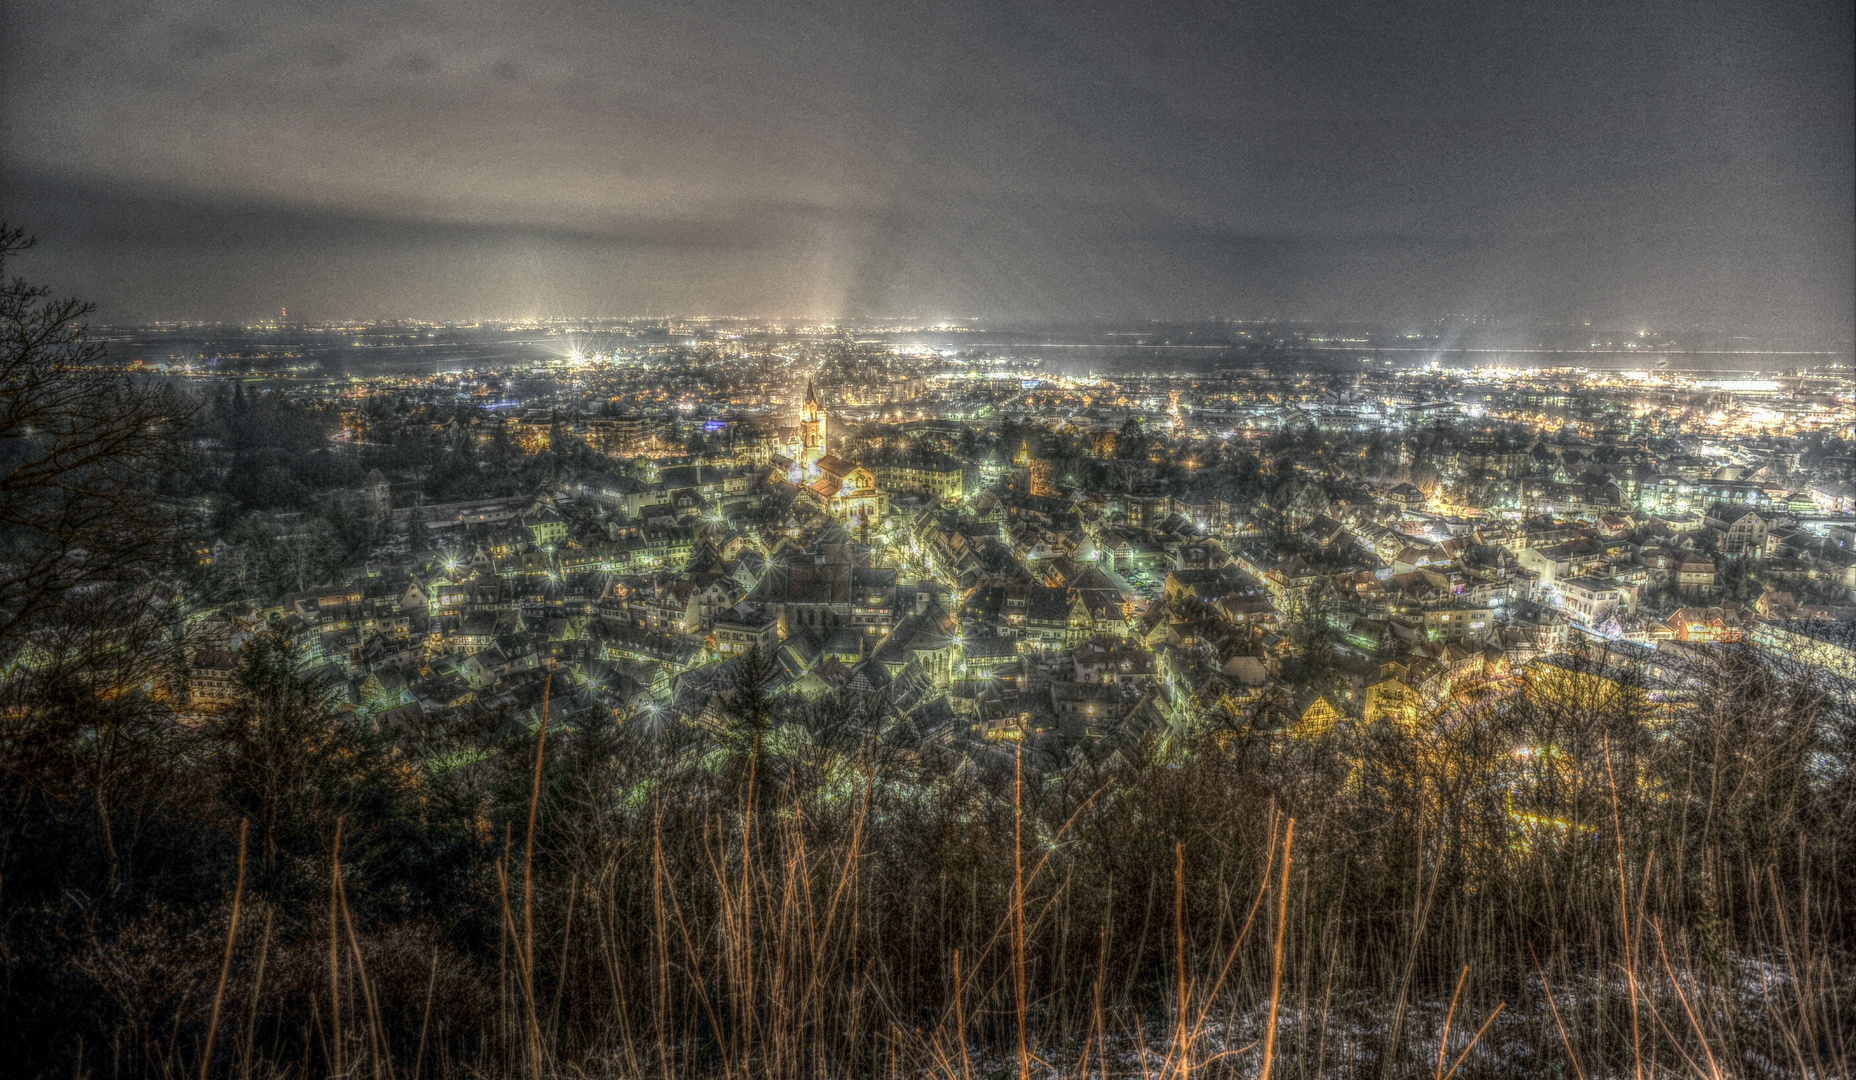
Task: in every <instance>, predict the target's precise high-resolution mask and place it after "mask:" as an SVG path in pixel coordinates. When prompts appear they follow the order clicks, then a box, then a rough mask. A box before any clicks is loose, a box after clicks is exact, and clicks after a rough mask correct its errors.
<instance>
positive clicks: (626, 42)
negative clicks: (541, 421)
mask: <svg viewBox="0 0 1856 1080" xmlns="http://www.w3.org/2000/svg"><path fill="white" fill-rule="evenodd" d="M0 5H4V7H5V11H6V15H7V20H8V23H7V25H6V26H5V27H4V28H3V29H4V32H3V33H0V41H3V42H4V44H3V45H0V49H4V55H3V57H0V110H3V111H0V117H3V119H4V128H3V129H0V154H3V155H4V156H3V158H0V160H3V161H4V173H3V174H0V175H3V176H4V183H5V189H4V191H3V192H0V210H3V212H4V214H5V216H6V217H7V218H8V219H10V220H12V221H13V222H14V223H15V224H18V225H23V226H26V227H27V228H29V229H30V230H31V231H33V232H35V233H37V234H38V235H39V236H40V237H41V240H42V247H41V251H40V252H38V253H35V255H34V256H33V257H32V258H31V260H30V261H29V262H27V263H25V264H23V265H21V266H20V267H19V269H21V270H23V271H25V272H27V273H28V274H31V275H33V276H36V277H38V278H41V279H50V280H53V281H55V282H56V283H57V284H59V285H60V286H63V287H65V288H67V289H70V290H77V291H81V292H83V293H85V294H87V295H91V296H94V297H95V298H97V299H98V300H99V301H101V302H102V304H103V305H104V310H103V313H102V315H103V317H104V318H106V319H109V318H115V319H130V318H157V317H166V318H181V317H216V318H217V317H225V318H250V317H255V316H259V315H262V314H265V313H267V312H275V311H276V309H277V308H278V307H279V306H282V305H288V306H289V307H290V308H291V313H292V316H293V317H296V316H299V315H300V316H302V317H305V318H311V319H321V318H337V317H379V316H398V315H404V316H423V317H438V318H445V317H468V316H472V315H520V314H539V315H582V314H589V315H590V314H634V313H655V314H663V313H666V312H676V313H681V314H693V313H699V312H713V313H742V314H769V315H772V314H779V315H789V316H810V317H824V318H832V317H854V316H866V315H878V314H911V315H916V316H920V317H977V318H982V319H1008V318H1067V317H1078V316H1082V317H1088V316H1106V317H1111V318H1126V317H1131V316H1155V317H1181V316H1200V315H1222V316H1235V317H1271V318H1333V317H1347V318H1361V319H1406V318H1423V317H1428V316H1431V315H1435V314H1439V313H1443V312H1458V311H1462V312H1472V313H1478V314H1490V315H1496V316H1503V317H1542V318H1553V319H1573V318H1591V319H1598V320H1603V321H1606V322H1612V323H1617V322H1636V323H1640V324H1642V325H1645V326H1651V327H1676V326H1680V325H1685V324H1691V323H1698V322H1699V323H1705V324H1708V325H1710V326H1727V325H1733V324H1743V325H1747V326H1760V327H1767V326H1798V327H1809V328H1814V329H1816V330H1818V331H1820V332H1825V333H1830V334H1833V335H1847V334H1848V333H1850V328H1851V324H1852V321H1853V320H1856V315H1852V307H1853V305H1856V296H1853V284H1852V283H1853V280H1856V274H1853V266H1856V210H1853V209H1852V208H1853V206H1856V180H1853V177H1856V164H1853V158H1856V133H1853V129H1856V119H1853V113H1856V106H1853V104H1852V102H1853V100H1856V86H1853V83H1852V40H1853V39H1856V30H1853V28H1852V18H1851V5H1850V3H1849V2H1848V0H1826V2H1816V0H1798V2H1778V0H1765V2H1758V3H1737V4H1736V3H1716V2H1710V0H1680V2H1649V3H1645V2H1635V0H1600V2H1593V3H1555V2H1551V0H1548V2H1526V3H1523V2H1519V0H1473V2H1465V3H1457V4H1447V3H1398V2H1396V0H1372V2H1367V3H1331V2H1330V3H1323V2H1319V0H1295V2H1284V0H1269V2H1260V3H1252V2H1238V3H1205V4H1164V3H1156V2H1136V3H1126V4H1090V3H1084V2H1078V0H1068V2H1062V3H1049V4H1021V3H1014V2H1009V0H982V2H975V3H970V4H966V3H936V2H932V0H930V2H916V3H907V2H900V0H881V2H878V0H872V2H867V3H861V4H835V3H810V4H796V3H779V2H775V0H750V2H743V3H739V4H709V3H687V2H678V3H665V4H645V3H627V2H622V0H616V2H615V0H521V2H516V0H504V2H490V0H443V2H433V3H397V4H385V3H352V2H346V0H296V2H270V0H223V2H219V0H200V2H185V3H183V2H174V0H127V2H95V0H0Z"/></svg>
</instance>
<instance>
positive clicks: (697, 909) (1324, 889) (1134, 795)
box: [0, 642, 1856, 1078]
mask: <svg viewBox="0 0 1856 1080" xmlns="http://www.w3.org/2000/svg"><path fill="white" fill-rule="evenodd" d="M1612 674H1614V675H1616V678H1613V679H1610V680H1598V679H1593V680H1589V681H1588V682H1586V683H1583V684H1569V687H1568V688H1563V691H1562V692H1560V693H1557V694H1551V695H1550V694H1544V693H1533V694H1527V693H1522V692H1520V691H1518V690H1506V689H1503V688H1495V687H1491V688H1485V689H1484V690H1482V691H1480V692H1469V693H1465V694H1464V695H1462V696H1461V697H1460V698H1459V700H1457V701H1455V702H1452V703H1451V704H1450V705H1449V706H1448V707H1446V708H1444V709H1442V710H1440V711H1439V712H1438V713H1437V715H1435V716H1433V717H1431V718H1429V719H1428V720H1426V721H1425V722H1423V723H1421V724H1420V725H1418V726H1417V728H1416V729H1412V730H1407V729H1404V728H1400V727H1396V726H1393V725H1389V724H1381V725H1378V726H1375V727H1373V728H1370V729H1366V730H1351V729H1347V728H1345V727H1343V728H1341V729H1340V730H1338V731H1337V732H1336V733H1335V734H1332V735H1330V736H1327V737H1325V738H1323V739H1321V740H1316V741H1310V742H1278V743H1272V742H1271V741H1269V740H1267V739H1264V738H1261V737H1258V736H1255V735H1253V734H1252V725H1248V724H1246V723H1244V722H1243V720H1242V718H1238V719H1235V720H1231V721H1230V722H1227V723H1225V724H1223V725H1204V726H1203V727H1202V728H1201V729H1195V730H1194V731H1192V732H1190V733H1181V734H1177V735H1175V736H1174V737H1172V738H1170V739H1167V740H1153V741H1149V742H1147V743H1143V744H1140V745H1137V746H1129V747H1123V748H1120V749H1119V750H1116V751H1113V752H1109V751H1107V749H1106V748H1103V747H1097V748H1095V749H1094V751H1093V752H1091V753H1087V754H1085V753H1081V752H1071V753H1070V754H1069V756H1067V757H1066V756H1064V755H1063V754H1062V753H1060V752H1059V751H1057V750H1054V749H1053V748H1050V747H1042V746H1039V747H1024V748H1022V756H1021V753H1020V748H1018V747H1015V746H1005V747H999V748H994V749H993V750H991V751H988V752H982V753H980V754H978V755H970V754H967V753H964V752H963V753H954V752H952V751H947V750H943V749H940V748H937V747H935V746H932V745H922V744H921V743H920V741H919V740H918V739H916V738H914V737H913V735H912V733H911V731H910V728H909V726H908V724H907V722H906V721H903V720H899V719H897V718H895V717H893V716H890V715H888V714H887V713H886V712H885V711H884V707H883V706H882V704H881V703H880V702H861V701H856V700H852V699H849V698H828V699H826V700H824V701H821V702H818V703H815V704H812V705H806V706H795V705H783V704H781V703H780V702H777V701H770V700H766V699H764V698H762V697H761V696H760V695H759V694H757V693H755V692H754V691H753V689H752V686H751V685H750V686H749V687H748V688H746V689H744V690H740V691H737V692H736V695H735V698H734V700H733V701H732V703H731V707H730V709H729V718H728V721H727V722H726V723H725V724H722V725H720V726H719V727H718V728H717V729H715V730H706V729H705V730H681V729H679V730H674V731H669V732H666V731H662V730H645V728H644V726H641V725H638V724H628V725H615V724H611V723H607V724H603V725H594V726H584V727H579V728H575V729H563V728H560V727H556V728H555V729H552V730H546V731H545V732H531V733H529V735H528V736H527V737H526V738H523V739H518V740H515V741H512V742H505V743H503V744H500V745H493V744H491V743H490V742H489V741H488V737H487V736H478V735H472V734H470V733H461V732H436V731H435V732H423V733H416V734H413V735H404V734H402V735H401V736H400V737H399V738H398V739H397V740H389V739H388V738H387V737H385V736H383V735H380V734H378V733H373V732H370V731H369V730H367V729H366V728H365V727H364V726H363V725H360V724H357V723H355V722H353V721H351V720H348V719H344V718H342V717H339V716H337V715H335V714H332V713H330V712H328V711H326V710H325V709H324V708H323V707H322V706H321V705H320V704H319V700H318V697H317V695H316V693H315V692H314V689H313V688H311V687H307V686H305V685H303V684H302V683H301V682H299V681H298V680H297V679H296V678H295V677H294V676H292V675H291V674H290V672H289V670H288V666H287V664H286V662H285V660H284V657H283V656H282V654H281V653H280V652H278V651H277V649H276V648H275V647H274V646H271V645H269V644H266V643H262V642H261V643H259V644H258V645H257V646H255V647H253V648H252V649H251V650H249V653H248V663H247V668H246V672H245V676H244V689H243V692H242V695H241V698H240V701H239V703H238V704H237V705H236V706H235V707H233V708H232V709H230V710H228V712H227V713H226V714H225V715H224V716H222V717H220V718H219V719H217V720H216V721H215V722H213V723H210V724H205V725H202V726H197V727H192V728H189V727H184V726H181V725H178V724H176V723H174V722H173V721H172V720H171V719H170V718H167V717H166V715H165V713H164V712H163V711H162V710H161V708H160V706H159V704H158V703H157V702H155V701H152V700H142V699H140V698H138V697H136V696H135V695H119V696H113V697H99V696H98V695H96V694H94V693H92V694H89V695H85V694H82V693H72V692H66V693H64V694H62V695H59V694H51V693H46V692H35V693H34V694H30V695H23V696H19V697H17V698H16V700H15V701H14V703H13V705H12V706H11V708H10V710H9V712H8V713H7V724H8V725H9V726H8V731H7V741H6V743H5V748H6V755H7V756H6V758H5V765H6V772H5V777H4V783H5V788H4V795H5V800H6V802H5V806H6V809H5V821H4V828H5V832H4V838H3V841H0V842H3V844H4V847H3V848H0V858H3V859H4V862H3V864H0V871H3V873H4V878H0V905H3V914H4V939H3V942H0V946H3V947H4V950H5V952H4V960H5V983H4V988H3V993H4V997H3V998H0V1012H3V1014H4V1015H3V1016H0V1024H3V1025H4V1027H3V1028H0V1044H4V1045H5V1046H6V1047H7V1048H8V1053H7V1057H6V1065H5V1068H6V1071H7V1072H9V1073H12V1074H16V1075H43V1076H84V1075H96V1076H110V1077H115V1076H123V1077H145V1076H198V1075H202V1074H203V1075H206V1076H241V1077H242V1076H286V1075H287V1076H297V1077H311V1076H328V1075H356V1076H362V1075H366V1076H379V1077H399V1078H406V1077H437V1076H444V1077H449V1076H466V1075H499V1076H500V1075H520V1074H537V1075H539V1074H561V1075H572V1074H583V1075H591V1076H625V1077H629V1076H639V1077H645V1076H651V1077H697V1076H704V1077H706V1076H742V1077H748V1076H753V1077H763V1076H795V1077H797V1076H806V1077H858V1076H877V1075H898V1076H900V1075H922V1074H932V1075H940V1076H948V1077H962V1078H966V1077H979V1076H998V1075H1010V1076H1017V1075H1039V1076H1044V1075H1066V1076H1084V1075H1087V1076H1092V1077H1093V1076H1099V1075H1100V1076H1140V1077H1148V1076H1186V1075H1198V1076H1249V1075H1255V1074H1258V1073H1259V1072H1269V1073H1270V1074H1271V1075H1284V1076H1287V1075H1296V1076H1357V1077H1388V1078H1389V1077H1408V1076H1417V1075H1428V1076H1433V1077H1441V1076H1448V1075H1455V1076H1551V1077H1570V1076H1579V1077H1598V1076H1651V1075H1707V1076H1713V1075H1734V1076H1781V1075H1793V1076H1807V1075H1810V1076H1826V1077H1827V1076H1835V1075H1849V1074H1850V1069H1851V1065H1852V1055H1851V1050H1852V1048H1851V1046H1850V1043H1849V1039H1850V1037H1851V1036H1850V1034H1849V1032H1850V1031H1852V1030H1856V1025H1852V1024H1851V1019H1852V1017H1851V1005H1850V1003H1851V1002H1852V1001H1853V1000H1856V998H1853V997H1852V993H1853V992H1856V986H1852V980H1851V974H1852V967H1851V964H1850V944H1851V937H1850V927H1849V922H1848V920H1849V913H1848V911H1847V910H1846V906H1847V903H1848V898H1850V897H1852V896H1856V888H1853V887H1852V886H1853V885H1856V879H1853V877H1852V873H1851V870H1850V859H1849V853H1848V851H1847V848H1848V838H1849V837H1850V836H1851V824H1852V798H1851V771H1850V768H1849V766H1850V762H1851V757H1850V748H1851V744H1850V737H1851V729H1850V721H1849V714H1848V711H1847V709H1846V708H1845V706H1844V704H1843V703H1844V702H1847V700H1848V698H1847V697H1839V696H1838V693H1837V691H1838V688H1836V687H1831V686H1828V685H1826V684H1825V682H1824V680H1823V679H1822V678H1821V677H1819V676H1817V675H1815V674H1814V673H1810V672H1782V671H1776V670H1774V669H1773V668H1772V667H1771V666H1769V665H1768V664H1766V663H1764V662H1761V661H1759V660H1757V659H1755V658H1754V657H1753V656H1751V655H1749V654H1746V653H1741V652H1724V653H1722V654H1721V655H1720V656H1719V657H1717V658H1715V659H1713V660H1711V661H1709V662H1707V663H1705V664H1703V665H1702V666H1701V668H1700V669H1698V670H1697V671H1696V672H1695V673H1694V674H1695V677H1697V678H1699V679H1701V680H1703V684H1704V690H1703V692H1701V693H1698V694H1696V695H1694V696H1693V697H1692V698H1691V699H1687V700H1683V701H1674V702H1670V701H1659V700H1657V699H1656V698H1655V696H1654V695H1648V694H1641V693H1632V692H1629V691H1630V687H1631V680H1630V678H1629V676H1628V673H1622V674H1620V673H1612ZM563 677H564V676H563ZM750 683H751V680H750ZM1620 686H1621V687H1623V688H1624V690H1623V692H1619V691H1618V690H1617V689H1616V688H1617V687H1620ZM1581 687H1584V689H1581ZM43 690H44V688H40V691H43ZM1601 691H1602V692H1601ZM473 751H474V752H473ZM536 776H539V777H540V779H541V783H540V785H539V788H537V786H536V785H535V783H534V780H535V777H536ZM531 822H533V829H532V831H531V828H530V825H531ZM241 830H243V836H244V840H243V844H242V848H241V840H240V837H241ZM338 837H339V849H338V846H337V841H338ZM241 859H242V863H243V876H242V886H241V885H240V881H241V878H240V866H241ZM235 921H236V928H237V931H236V934H235V935H234V934H233V933H232V932H231V931H232V928H233V924H234V922H235ZM228 941H229V942H230V948H229V951H228ZM209 1046H210V1055H209Z"/></svg>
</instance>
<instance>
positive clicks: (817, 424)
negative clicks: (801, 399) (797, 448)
mask: <svg viewBox="0 0 1856 1080" xmlns="http://www.w3.org/2000/svg"><path fill="white" fill-rule="evenodd" d="M799 430H800V437H801V440H802V442H803V445H804V449H803V450H802V451H801V452H800V454H799V464H800V466H801V467H802V468H804V469H805V471H806V475H807V476H812V475H814V474H816V473H817V471H818V459H819V458H822V457H824V456H825V407H824V406H822V405H820V404H819V403H818V390H817V389H816V388H815V387H814V386H813V385H812V382H811V380H810V379H808V380H806V403H805V406H804V407H803V408H802V409H800V412H799Z"/></svg>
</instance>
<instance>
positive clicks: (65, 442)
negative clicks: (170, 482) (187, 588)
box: [0, 226, 188, 652]
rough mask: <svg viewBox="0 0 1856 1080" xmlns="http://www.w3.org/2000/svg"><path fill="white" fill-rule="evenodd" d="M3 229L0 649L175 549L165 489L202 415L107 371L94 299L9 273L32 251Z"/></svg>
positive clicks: (135, 579)
mask: <svg viewBox="0 0 1856 1080" xmlns="http://www.w3.org/2000/svg"><path fill="white" fill-rule="evenodd" d="M32 245H33V241H32V240H31V239H29V238H27V237H26V236H25V234H24V233H23V232H21V231H20V230H17V229H13V230H9V229H6V228H5V227H4V226H0V641H4V642H7V643H9V644H8V646H7V651H8V652H12V651H14V650H16V649H17V648H19V647H20V644H21V642H22V639H23V632H24V631H26V630H27V629H28V628H29V627H30V626H31V625H32V624H33V623H35V622H37V621H38V620H40V619H42V618H44V617H46V616H47V615H48V614H49V613H50V612H51V611H52V609H54V608H56V607H57V606H59V605H60V604H61V603H64V602H67V601H80V602H82V603H85V604H90V605H95V604H98V603H103V602H104V601H102V600H101V596H102V595H104V594H107V593H110V592H112V591H113V590H114V589H116V588H119V587H125V586H127V587H133V586H135V585H137V584H139V583H141V582H144V581H146V579H147V576H148V574H149V573H150V571H151V570H152V569H154V568H157V567H159V566H160V565H162V564H163V563H164V562H165V561H166V560H167V558H168V557H169V556H170V555H171V553H172V549H173V534H172V532H171V529H170V524H171V522H170V517H171V515H170V514H169V513H168V512H167V510H166V507H164V506H163V505H162V504H161V503H160V502H159V501H158V500H157V499H156V498H154V497H153V492H152V491H151V484H152V482H153V481H154V479H155V478H156V477H158V476H160V475H162V474H164V473H168V472H171V471H173V470H175V469H177V468H178V467H179V466H180V465H181V464H182V463H183V454H184V450H185V441H184V437H183V432H184V426H185V423H186V420H187V417H188V409H187V408H186V407H185V406H184V405H183V404H182V403H181V402H180V401H179V400H178V399H177V398H176V397H175V396H174V395H173V394H171V393H169V392H166V391H165V390H163V389H161V388H158V387H152V386H147V385H138V384H136V383H135V382H134V381H132V380H131V379H130V378H129V377H127V376H126V375H123V374H122V373H120V372H115V371H110V370H108V369H106V368H105V367H104V366H103V364H102V363H101V361H102V360H103V356H104V349H103V347H102V346H101V345H99V344H97V343H95V342H93V341H90V340H89V339H88V338H86V336H85V327H84V324H83V320H84V319H85V318H86V317H88V316H89V315H90V313H91V312H92V311H93V310H94V307H93V305H91V304H88V303H85V302H84V301H81V300H76V299H62V300H58V299H52V298H51V292H50V290H49V289H46V288H44V287H43V286H36V285H32V284H29V283H28V282H27V281H25V280H24V279H23V278H19V277H13V278H10V279H8V278H6V277H5V276H4V274H5V269H6V262H7V260H8V259H10V258H12V257H13V256H15V255H18V254H19V253H21V252H23V251H26V250H27V249H29V248H30V247H32Z"/></svg>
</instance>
